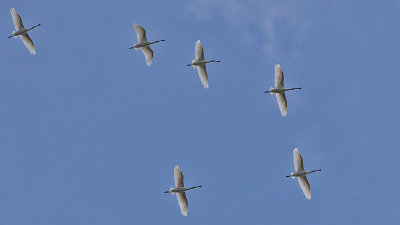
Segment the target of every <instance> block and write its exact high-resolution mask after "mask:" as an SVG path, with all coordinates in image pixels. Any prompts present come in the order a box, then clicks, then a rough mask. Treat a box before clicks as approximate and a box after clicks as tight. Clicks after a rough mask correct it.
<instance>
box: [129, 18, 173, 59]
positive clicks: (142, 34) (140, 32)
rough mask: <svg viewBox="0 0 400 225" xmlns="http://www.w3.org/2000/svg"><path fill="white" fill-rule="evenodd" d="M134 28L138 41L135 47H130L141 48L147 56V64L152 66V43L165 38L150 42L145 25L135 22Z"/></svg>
mask: <svg viewBox="0 0 400 225" xmlns="http://www.w3.org/2000/svg"><path fill="white" fill-rule="evenodd" d="M133 29H134V30H135V32H136V36H137V40H138V43H137V44H135V45H134V46H133V47H130V48H129V49H132V48H134V49H135V50H136V51H137V50H139V49H141V50H142V52H143V55H144V57H145V58H146V64H147V65H148V66H150V65H151V63H152V62H153V55H154V53H153V50H152V49H151V48H150V45H152V44H154V43H157V42H160V41H165V40H159V41H153V42H149V41H147V37H146V30H145V29H144V28H143V27H141V26H140V25H138V24H134V25H133Z"/></svg>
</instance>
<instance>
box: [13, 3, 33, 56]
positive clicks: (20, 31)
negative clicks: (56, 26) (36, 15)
mask: <svg viewBox="0 0 400 225" xmlns="http://www.w3.org/2000/svg"><path fill="white" fill-rule="evenodd" d="M10 12H11V16H12V19H13V22H14V27H15V31H13V32H12V35H11V36H9V37H8V38H11V37H14V38H17V37H18V36H19V38H21V41H22V43H24V45H25V47H26V48H27V49H28V50H29V52H30V53H31V54H32V55H36V50H35V45H34V44H33V41H32V39H31V38H30V37H29V35H28V31H30V30H32V29H33V28H35V27H38V26H40V24H38V25H36V26H33V27H31V28H29V29H26V28H25V27H24V24H23V23H22V19H21V17H20V16H19V14H18V13H17V11H15V9H14V8H12V9H11V10H10Z"/></svg>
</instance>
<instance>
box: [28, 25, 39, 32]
mask: <svg viewBox="0 0 400 225" xmlns="http://www.w3.org/2000/svg"><path fill="white" fill-rule="evenodd" d="M38 26H40V24H38V25H36V26H33V27H31V28H29V29H28V30H27V31H30V30H32V29H33V28H35V27H38Z"/></svg>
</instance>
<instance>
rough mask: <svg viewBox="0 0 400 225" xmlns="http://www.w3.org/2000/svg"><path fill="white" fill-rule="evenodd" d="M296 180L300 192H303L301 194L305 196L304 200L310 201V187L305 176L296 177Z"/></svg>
mask: <svg viewBox="0 0 400 225" xmlns="http://www.w3.org/2000/svg"><path fill="white" fill-rule="evenodd" d="M297 180H299V184H300V187H301V190H303V193H304V195H305V196H306V198H307V199H311V187H310V183H308V180H307V177H306V176H302V177H298V178H297Z"/></svg>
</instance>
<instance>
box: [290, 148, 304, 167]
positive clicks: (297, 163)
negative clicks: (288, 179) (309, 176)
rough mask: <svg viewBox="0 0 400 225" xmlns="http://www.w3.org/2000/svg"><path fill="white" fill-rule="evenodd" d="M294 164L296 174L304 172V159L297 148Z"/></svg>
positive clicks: (294, 153) (294, 152) (294, 154)
mask: <svg viewBox="0 0 400 225" xmlns="http://www.w3.org/2000/svg"><path fill="white" fill-rule="evenodd" d="M293 163H294V169H295V170H296V172H298V171H302V170H304V166H303V157H301V154H300V152H299V149H297V148H295V149H294V150H293Z"/></svg>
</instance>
